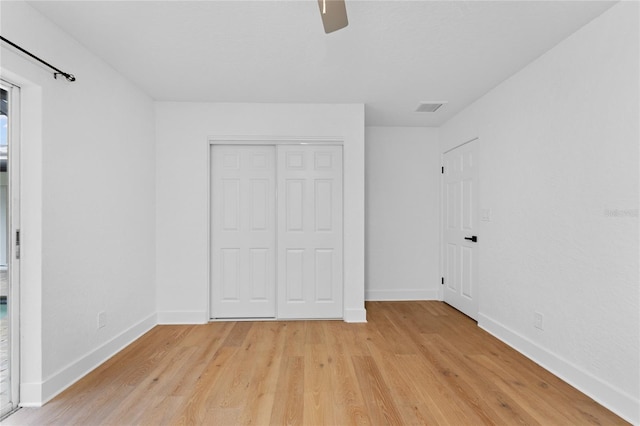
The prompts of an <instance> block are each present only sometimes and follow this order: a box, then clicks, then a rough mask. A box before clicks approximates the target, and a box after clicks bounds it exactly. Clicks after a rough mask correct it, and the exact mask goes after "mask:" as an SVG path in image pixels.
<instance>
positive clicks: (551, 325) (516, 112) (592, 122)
mask: <svg viewBox="0 0 640 426" xmlns="http://www.w3.org/2000/svg"><path fill="white" fill-rule="evenodd" d="M638 35H639V34H638V4H637V3H635V2H622V3H620V4H618V5H616V6H614V7H613V8H612V9H610V10H609V11H607V12H605V13H604V14H603V15H602V16H601V17H599V18H596V19H595V20H594V21H592V22H591V23H589V24H587V25H586V26H585V27H583V28H582V29H581V30H579V31H578V32H576V33H575V34H573V35H572V36H571V37H569V38H568V39H567V40H565V41H563V42H562V43H560V44H559V45H558V46H557V47H555V48H554V49H552V50H551V51H549V52H547V53H546V54H544V55H543V56H542V57H540V58H539V59H538V60H536V61H535V62H533V63H532V64H530V65H529V66H527V67H526V68H524V69H523V70H522V71H520V72H519V73H517V74H516V75H514V76H513V77H511V78H510V79H508V80H507V81H505V82H504V83H502V84H500V85H499V86H498V87H496V88H495V89H494V90H492V91H491V92H490V93H488V94H487V95H485V96H484V97H482V98H481V99H480V100H478V101H477V102H476V103H474V104H473V105H472V106H470V107H468V108H467V109H466V110H465V111H463V112H462V113H461V114H459V115H458V116H456V117H454V118H453V119H452V120H450V121H449V122H447V123H446V124H445V125H444V126H443V127H442V128H441V129H440V131H441V133H440V134H441V137H442V139H441V145H442V148H441V149H442V150H443V151H444V150H446V149H448V148H449V147H452V146H455V145H456V144H459V143H462V142H464V141H466V140H469V139H471V138H472V137H476V136H477V137H479V139H480V140H479V149H480V156H479V161H480V208H489V209H491V211H492V216H493V218H492V221H491V222H480V224H481V227H480V234H479V236H480V241H481V243H480V245H479V248H480V321H479V324H480V325H481V326H483V327H485V328H487V329H489V330H490V331H491V332H493V333H494V334H497V335H499V336H500V337H501V338H503V339H505V340H507V341H509V342H510V343H511V344H512V345H514V346H516V347H518V348H519V349H520V350H522V351H524V352H525V353H527V354H528V355H530V356H532V357H533V358H534V359H536V361H538V362H539V363H541V364H542V365H544V366H546V367H547V368H549V369H551V370H552V371H554V372H556V374H558V375H559V376H560V377H563V378H565V379H567V380H568V381H569V382H571V383H573V384H574V385H576V386H577V387H579V388H580V389H581V390H583V391H585V392H587V393H588V394H590V395H592V396H594V397H595V398H596V399H598V400H599V401H600V402H602V403H604V404H605V405H607V406H609V407H611V408H613V409H614V410H615V411H617V412H618V413H620V414H623V415H624V416H625V417H626V418H627V419H630V420H633V421H635V422H638V421H640V417H639V414H638V401H639V399H640V383H639V382H640V370H639V368H640V358H639V353H640V345H639V343H640V306H639V303H640V300H639V290H638V287H639V281H640V280H639V271H638V267H639V264H638V259H639V250H638V232H639V229H638V194H639V186H638V183H639V182H638V178H639V174H638V154H639V152H638V148H639V144H638V141H639V140H640V134H639V130H638V117H639V111H638V105H639V102H638V101H639V98H638V96H639V85H638V75H639V69H638V39H639V37H638ZM534 312H539V313H541V314H542V315H543V316H544V324H543V330H539V329H537V328H534V326H533V318H534Z"/></svg>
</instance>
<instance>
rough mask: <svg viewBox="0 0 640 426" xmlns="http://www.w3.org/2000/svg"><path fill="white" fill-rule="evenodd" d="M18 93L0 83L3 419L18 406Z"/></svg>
mask: <svg viewBox="0 0 640 426" xmlns="http://www.w3.org/2000/svg"><path fill="white" fill-rule="evenodd" d="M17 93H18V88H17V87H15V86H12V85H10V84H6V83H5V82H4V81H2V82H1V83H0V418H2V417H4V416H6V415H8V414H9V413H10V412H11V411H13V410H14V409H15V408H17V405H18V404H17V403H18V339H17V336H18V332H17V330H18V328H17V326H18V313H17V307H18V303H17V302H18V300H17V286H16V284H17V279H18V268H17V267H16V266H17V263H18V259H19V252H18V246H17V245H16V244H18V243H19V241H17V239H18V238H19V234H18V230H17V226H16V225H17V215H16V212H17V209H16V208H17V194H18V191H17V177H18V175H17V173H16V172H17V170H15V169H16V167H14V164H15V165H17V164H18V162H17V161H16V160H17V152H18V150H17V144H16V145H15V146H14V141H17V139H16V135H17V128H16V126H15V125H14V123H16V122H17V120H16V117H15V114H14V112H17V111H18V110H19V109H18V108H17V96H16V95H17ZM14 153H15V154H16V158H13V157H14Z"/></svg>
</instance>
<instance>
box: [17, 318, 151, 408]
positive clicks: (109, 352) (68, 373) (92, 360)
mask: <svg viewBox="0 0 640 426" xmlns="http://www.w3.org/2000/svg"><path fill="white" fill-rule="evenodd" d="M155 325H156V314H152V315H149V316H148V317H147V318H145V319H143V320H142V321H140V322H139V323H137V324H135V325H133V326H131V327H129V328H128V329H127V330H125V331H123V332H122V333H120V334H119V335H117V336H116V337H114V338H113V339H111V340H109V341H108V342H106V343H104V344H103V345H102V346H100V347H98V348H96V349H94V350H93V351H91V352H89V353H88V354H86V355H85V356H83V357H82V358H79V359H78V360H76V361H74V362H72V363H71V364H69V365H67V366H66V367H64V368H62V369H61V370H59V371H58V372H56V373H54V374H52V375H51V376H49V377H48V378H46V379H45V380H44V381H43V382H41V383H23V384H21V386H20V406H21V407H40V406H42V405H44V404H45V403H47V402H48V401H49V400H51V399H52V398H53V397H55V396H56V395H58V394H59V393H60V392H62V391H63V390H65V389H66V388H68V387H69V386H71V385H72V384H74V383H75V382H77V381H78V380H80V379H81V378H82V377H84V376H85V375H87V374H88V373H89V372H91V371H92V370H94V369H95V368H96V367H98V366H99V365H101V364H102V363H104V362H105V361H106V360H108V359H109V358H111V357H112V356H113V355H115V354H117V353H118V352H120V351H121V350H122V349H123V348H125V347H126V346H128V345H129V344H131V343H132V342H133V341H135V340H136V339H138V338H139V337H140V336H142V335H143V334H144V333H146V332H147V331H149V330H151V329H152V328H153V327H155Z"/></svg>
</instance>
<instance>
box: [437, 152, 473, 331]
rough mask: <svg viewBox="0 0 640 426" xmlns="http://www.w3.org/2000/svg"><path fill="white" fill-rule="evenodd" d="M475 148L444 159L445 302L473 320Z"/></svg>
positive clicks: (447, 154) (449, 155)
mask: <svg viewBox="0 0 640 426" xmlns="http://www.w3.org/2000/svg"><path fill="white" fill-rule="evenodd" d="M476 144H477V142H476V141H472V142H469V143H466V144H464V145H462V146H460V147H458V148H455V149H453V150H451V151H449V152H446V153H445V154H444V158H443V166H444V180H443V227H444V229H443V248H442V250H443V253H442V254H443V270H444V271H443V274H444V301H445V302H446V303H448V304H450V305H451V306H453V307H454V308H456V309H458V310H459V311H461V312H463V313H464V314H466V315H468V316H470V317H471V318H473V319H477V316H478V258H477V251H478V248H477V247H478V246H477V244H478V243H477V237H478V236H477V226H478V225H477V214H478V164H477V155H476ZM474 237H475V239H476V241H473V239H474Z"/></svg>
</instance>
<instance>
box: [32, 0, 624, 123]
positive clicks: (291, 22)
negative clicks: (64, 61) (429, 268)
mask: <svg viewBox="0 0 640 426" xmlns="http://www.w3.org/2000/svg"><path fill="white" fill-rule="evenodd" d="M29 3H30V4H31V5H33V6H34V7H35V8H36V9H38V10H39V11H40V12H42V13H43V14H44V15H46V16H47V17H48V18H49V19H50V20H52V21H53V22H55V23H56V24H57V25H59V26H60V27H61V28H63V29H64V30H66V31H67V32H68V33H70V34H71V35H72V36H74V37H75V38H76V39H77V40H79V41H81V42H82V43H83V44H84V45H85V46H87V47H88V48H89V49H90V50H91V51H93V52H94V53H96V54H97V55H98V56H100V57H102V58H103V59H104V60H105V61H106V62H108V63H109V64H111V65H112V66H113V67H114V68H115V69H117V70H119V71H120V72H121V73H122V74H124V75H125V76H126V77H128V78H129V79H130V80H132V81H133V82H134V83H136V84H137V85H138V86H139V87H141V88H142V89H143V90H145V91H146V92H147V93H149V95H151V96H152V97H153V98H154V99H156V100H175V101H211V102H294V103H298V102H300V103H365V104H366V117H367V118H366V120H367V125H380V126H387V125H389V126H437V125H440V124H441V123H443V122H444V121H446V120H447V119H448V118H450V117H451V116H452V115H454V114H455V113H456V112H458V111H460V110H461V109H462V108H464V107H465V106H467V105H468V104H469V103H471V102H473V101H474V100H475V99H477V98H478V97H480V96H482V95H483V94H484V93H486V92H487V91H489V90H490V89H491V88H493V87H494V86H496V85H497V84H498V83H500V82H501V81H503V80H505V79H506V78H508V77H509V76H510V75H512V74H513V73H515V72H516V71H518V70H519V69H521V68H523V67H524V66H525V65H527V64H528V63H529V62H531V61H532V60H533V59H535V58H536V57H538V56H540V55H541V54H542V53H544V52H546V51H547V50H549V49H550V48H551V47H553V46H554V45H556V44H557V43H559V42H560V41H561V40H563V39H565V38H566V37H567V36H569V35H570V34H571V33H573V32H574V31H576V30H577V29H578V28H580V27H581V26H583V25H584V24H586V23H587V22H589V21H590V20H592V19H593V18H595V17H596V16H598V15H600V14H601V13H602V12H604V11H605V10H606V9H607V8H609V7H611V6H612V5H613V3H614V2H612V1H602V2H601V1H567V2H564V1H546V2H543V1H497V2H494V1H478V0H476V1H398V0H396V1H361V0H347V13H348V16H349V26H348V27H347V28H345V29H343V30H340V31H337V32H335V33H332V34H328V35H327V34H324V32H323V29H322V23H321V20H320V15H319V9H318V5H317V3H316V0H301V1H269V0H261V1H242V0H235V1H184V0H182V1H149V0H147V1H67V2H64V1H55V0H50V1H30V2H29ZM71 71H73V70H71ZM559 72H561V70H559ZM77 77H78V78H79V79H81V78H82V76H81V75H79V76H77ZM420 101H448V104H447V105H446V106H444V107H443V108H441V109H440V110H439V111H437V112H435V113H431V114H429V113H417V112H414V111H415V109H416V107H417V105H418V103H419V102H420Z"/></svg>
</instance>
